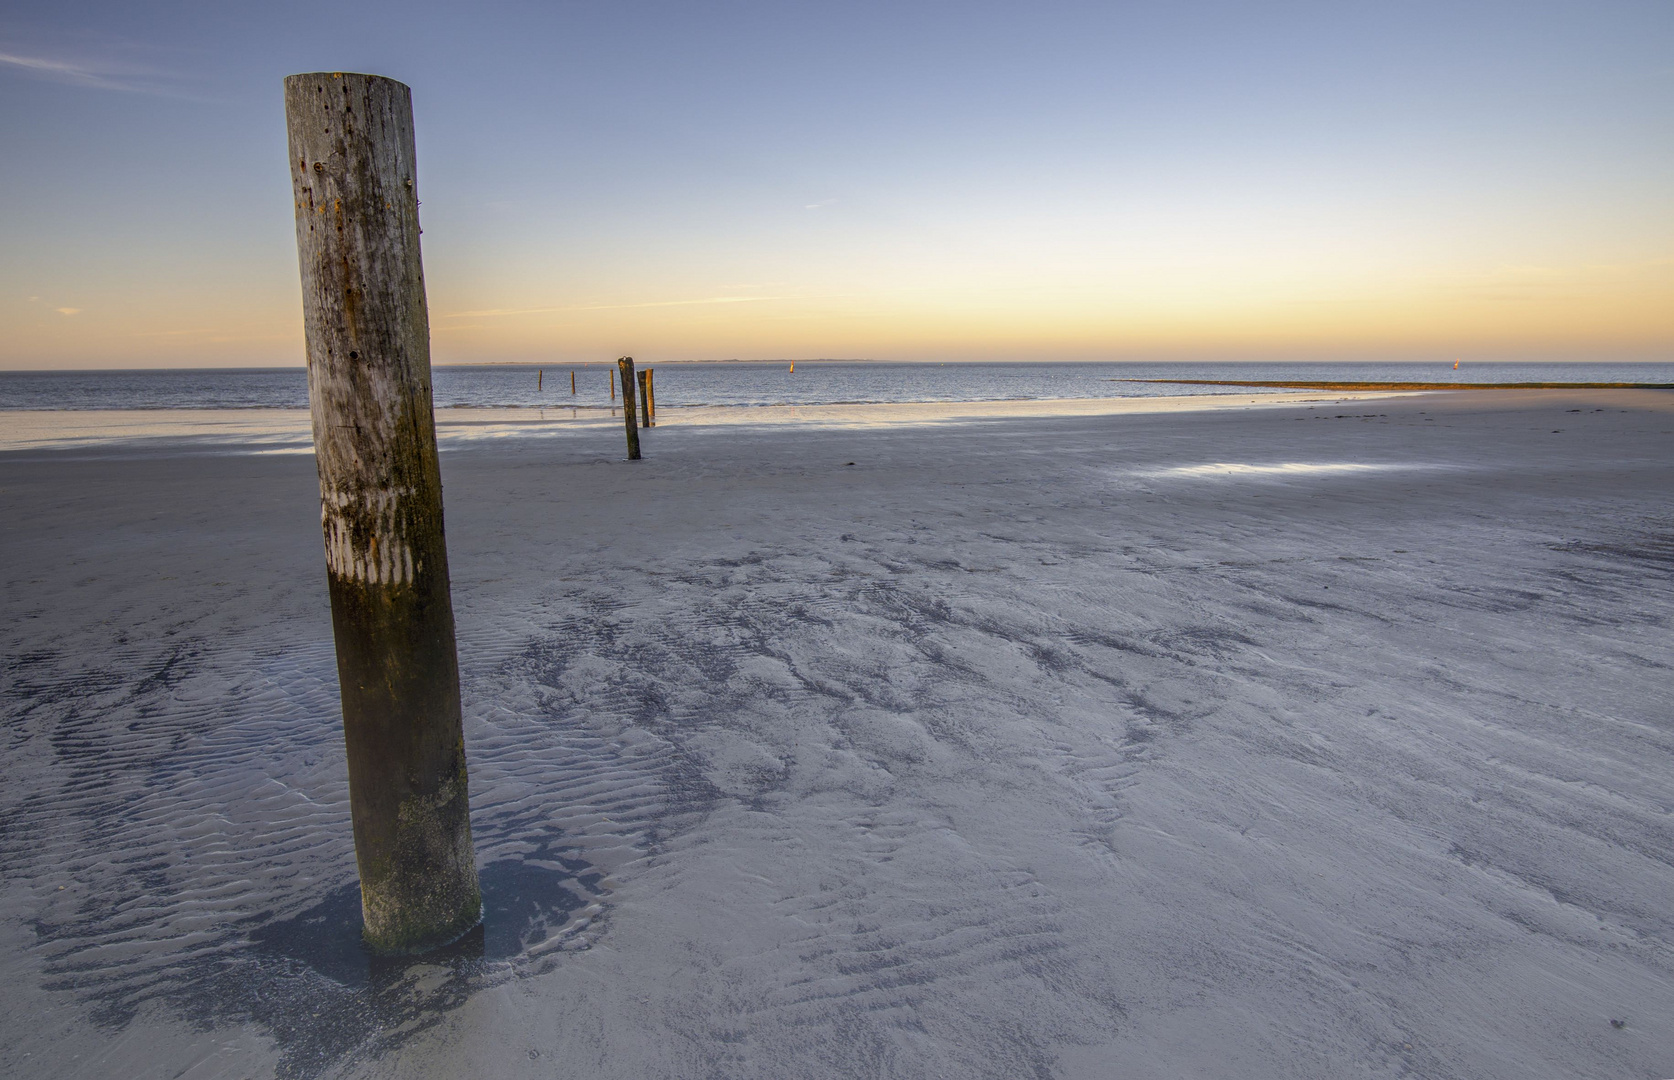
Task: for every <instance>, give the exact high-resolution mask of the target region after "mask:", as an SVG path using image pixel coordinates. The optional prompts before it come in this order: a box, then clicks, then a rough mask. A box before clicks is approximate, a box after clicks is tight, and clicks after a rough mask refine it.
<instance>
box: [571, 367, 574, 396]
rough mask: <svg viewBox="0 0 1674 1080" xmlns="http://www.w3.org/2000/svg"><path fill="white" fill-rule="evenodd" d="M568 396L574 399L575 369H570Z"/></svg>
mask: <svg viewBox="0 0 1674 1080" xmlns="http://www.w3.org/2000/svg"><path fill="white" fill-rule="evenodd" d="M570 396H571V397H575V369H574V368H571V369H570Z"/></svg>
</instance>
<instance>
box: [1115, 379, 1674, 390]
mask: <svg viewBox="0 0 1674 1080" xmlns="http://www.w3.org/2000/svg"><path fill="white" fill-rule="evenodd" d="M1109 381H1110V382H1134V383H1158V384H1162V385H1169V386H1260V387H1269V388H1272V387H1279V388H1284V387H1289V388H1291V389H1294V390H1674V383H1631V382H1501V383H1469V382H1305V381H1301V380H1296V379H1282V380H1269V381H1258V380H1253V379H1111V380H1109Z"/></svg>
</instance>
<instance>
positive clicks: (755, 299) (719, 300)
mask: <svg viewBox="0 0 1674 1080" xmlns="http://www.w3.org/2000/svg"><path fill="white" fill-rule="evenodd" d="M783 299H784V297H782V296H710V297H705V298H704V299H702V300H653V301H651V302H649V303H644V304H579V305H573V306H569V307H534V308H483V309H481V310H479V311H454V312H449V313H448V314H446V315H443V316H442V318H444V319H469V318H478V317H485V318H486V317H493V316H497V315H545V314H549V313H551V312H556V311H621V310H626V309H629V308H656V307H689V306H692V305H694V304H755V303H760V302H762V301H764V300H783Z"/></svg>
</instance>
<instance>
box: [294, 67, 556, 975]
mask: <svg viewBox="0 0 1674 1080" xmlns="http://www.w3.org/2000/svg"><path fill="white" fill-rule="evenodd" d="M285 119H286V126H287V128H288V130H289V137H290V165H291V180H292V187H293V189H294V194H295V196H296V239H297V253H298V259H299V262H300V264H301V270H302V310H303V325H304V331H305V338H306V342H307V357H308V400H309V406H310V410H311V412H312V414H313V423H314V451H315V460H316V462H317V465H318V468H319V476H320V502H321V517H322V522H323V527H324V531H325V545H326V566H327V580H328V583H329V587H330V593H331V616H332V629H333V631H334V635H335V638H336V644H337V674H338V682H339V684H340V689H341V693H342V703H343V740H344V743H345V746H346V749H347V751H348V759H349V808H350V813H351V816H352V818H353V822H354V834H355V860H356V863H357V865H358V867H359V870H360V907H361V917H362V924H363V929H362V933H363V936H364V939H365V941H366V943H367V944H368V945H369V946H370V947H371V948H372V949H373V950H374V951H377V952H381V953H403V952H417V951H420V950H423V949H427V948H431V947H434V946H437V945H440V944H443V943H445V942H448V941H451V940H453V939H455V938H457V937H459V936H460V935H461V934H463V933H464V932H465V931H467V930H469V929H470V928H471V927H472V926H474V925H476V923H477V922H478V921H479V920H480V919H481V916H482V898H481V895H480V893H479V891H478V887H477V872H476V864H475V860H474V858H473V856H472V851H471V822H470V814H469V803H468V800H467V791H466V775H465V742H464V731H463V728H462V725H461V722H460V708H459V662H458V657H457V654H456V652H455V647H454V626H453V602H452V597H451V594H450V590H449V586H448V556H447V544H446V540H445V537H444V535H443V530H442V478H441V472H440V470H439V467H438V463H437V459H436V421H435V414H434V412H433V406H432V400H431V390H430V387H431V381H430V380H431V373H430V330H429V321H428V318H427V315H426V311H425V297H424V272H423V267H422V264H421V259H420V252H419V219H418V193H417V191H416V190H415V188H414V181H415V177H416V169H415V164H414V152H413V108H412V95H411V93H410V91H409V90H408V89H407V87H406V86H404V85H402V84H401V83H398V82H395V81H394V80H392V79H385V78H380V77H378V76H374V75H354V74H347V73H339V74H333V73H329V72H322V73H316V74H311V75H292V76H291V77H289V78H287V79H286V80H285ZM538 378H539V376H537V379H538Z"/></svg>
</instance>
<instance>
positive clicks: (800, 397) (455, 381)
mask: <svg viewBox="0 0 1674 1080" xmlns="http://www.w3.org/2000/svg"><path fill="white" fill-rule="evenodd" d="M652 366H654V367H656V372H657V374H656V376H655V378H656V390H657V407H658V408H659V409H667V408H676V407H679V406H681V405H843V404H862V403H884V402H933V401H1041V400H1052V399H1059V398H1110V397H1157V396H1165V395H1167V396H1172V395H1180V394H1201V393H1225V392H1228V388H1225V387H1213V386H1181V385H1179V384H1167V383H1149V382H1144V381H1141V380H1146V379H1251V380H1256V381H1262V382H1267V381H1274V380H1283V379H1296V380H1300V381H1309V382H1318V381H1324V380H1333V381H1345V382H1346V381H1375V382H1387V381H1424V382H1649V383H1674V363H1639V364H1620V363H1614V364H1604V363H1599V364H1564V363H1541V364H1516V363H1493V364H1489V363H1484V364H1465V365H1462V366H1461V367H1460V369H1459V370H1458V371H1454V370H1453V366H1452V365H1451V364H1414V363H1398V364H1372V363H1345V364H1338V363H1286V364H1268V363H1237V364H1200V363H1027V364H958V363H954V364H934V363H930V364H893V363H872V362H851V361H802V362H799V363H798V364H797V366H796V371H795V372H794V373H793V372H792V371H790V369H789V365H788V364H785V363H726V364H693V363H682V364H663V365H660V366H658V365H652ZM613 369H614V365H611V366H609V367H607V366H605V365H603V364H594V365H583V366H575V367H570V366H552V367H544V368H538V367H536V366H533V365H516V366H510V365H495V366H459V367H438V368H436V369H435V372H434V379H435V400H436V405H437V407H438V408H471V407H477V408H507V407H538V406H553V405H584V406H585V405H608V404H609V403H610V393H609V382H608V379H609V373H610V372H611V371H612V370H613ZM572 371H573V372H574V373H575V376H576V391H577V392H576V394H575V395H574V396H572V395H571V394H570V373H571V372H572ZM307 407H308V384H307V380H306V378H305V376H304V374H303V371H302V369H300V368H265V369H211V370H204V369H197V370H175V371H72V372H31V371H9V372H0V410H3V409H47V410H52V409H303V408H307Z"/></svg>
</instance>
